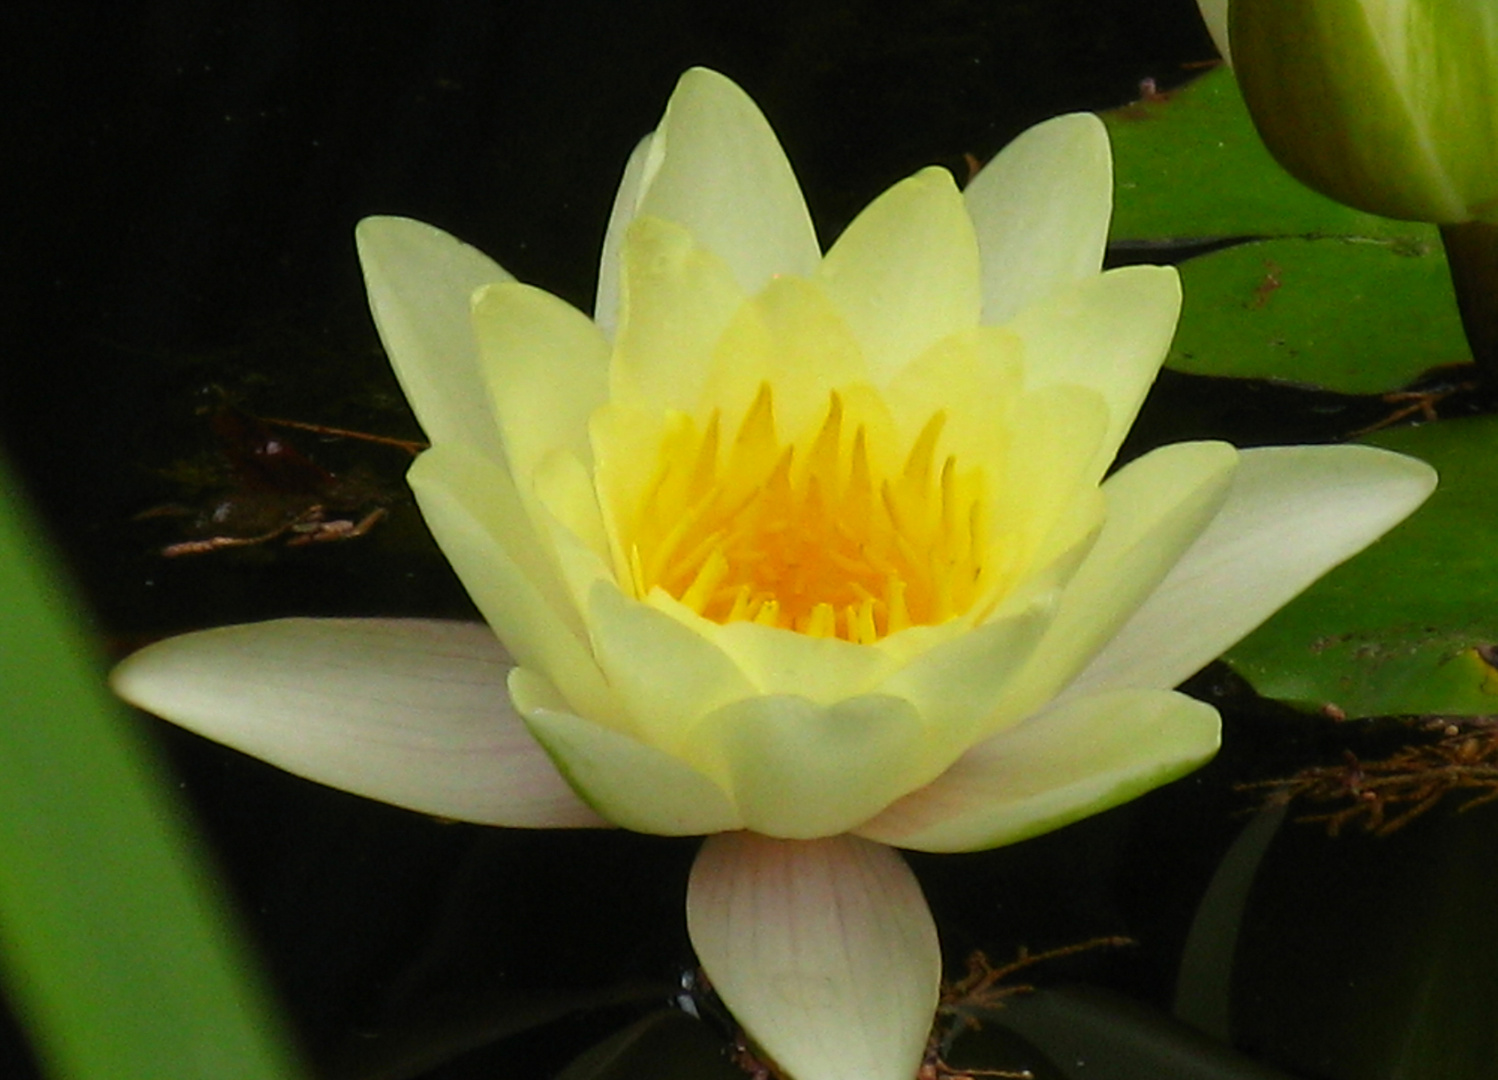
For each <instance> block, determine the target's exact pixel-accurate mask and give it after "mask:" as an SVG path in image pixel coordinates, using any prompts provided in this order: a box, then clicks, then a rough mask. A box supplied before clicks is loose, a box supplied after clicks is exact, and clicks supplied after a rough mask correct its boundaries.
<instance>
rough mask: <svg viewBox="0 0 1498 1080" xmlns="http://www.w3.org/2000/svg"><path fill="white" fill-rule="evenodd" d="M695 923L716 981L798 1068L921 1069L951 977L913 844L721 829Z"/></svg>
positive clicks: (896, 1076)
mask: <svg viewBox="0 0 1498 1080" xmlns="http://www.w3.org/2000/svg"><path fill="white" fill-rule="evenodd" d="M687 928H688V930H689V932H690V933H691V937H692V945H693V946H694V947H695V948H696V950H697V956H698V959H699V960H700V961H701V962H702V967H703V970H704V971H706V972H707V976H708V978H709V979H710V980H711V982H712V985H713V988H714V989H715V990H716V991H717V993H718V996H719V997H721V998H722V999H723V1002H724V1004H726V1005H727V1006H728V1008H729V1010H730V1011H731V1012H732V1013H733V1015H734V1018H735V1019H736V1020H738V1022H739V1023H740V1024H742V1025H743V1027H744V1030H745V1031H746V1032H747V1033H748V1035H749V1037H750V1038H751V1039H752V1040H753V1041H754V1042H755V1043H756V1044H757V1045H758V1046H759V1047H760V1048H761V1049H763V1050H764V1052H765V1053H766V1054H767V1055H768V1056H769V1057H770V1058H772V1059H773V1060H774V1062H775V1063H776V1065H777V1066H778V1067H779V1068H780V1070H781V1071H782V1072H783V1073H784V1074H785V1075H787V1076H792V1077H795V1078H796V1080H910V1078H911V1077H913V1076H915V1074H916V1071H917V1069H918V1067H919V1066H920V1064H921V1057H922V1055H923V1053H924V1052H925V1047H926V1038H927V1035H928V1034H929V1032H930V1029H931V1023H932V1019H933V1015H934V1011H935V1009H936V1003H937V994H938V989H939V984H940V980H941V953H940V948H939V945H938V942H937V937H936V925H935V923H934V921H933V920H932V918H931V912H930V909H929V908H927V906H926V900H925V898H924V897H923V896H922V895H921V889H920V885H919V884H917V883H916V880H915V877H914V875H912V874H911V872H910V869H909V868H908V867H907V866H906V865H905V861H904V860H903V859H902V858H900V856H899V855H898V854H897V853H896V852H893V851H891V850H889V849H888V848H886V847H882V846H880V845H878V844H872V843H869V842H868V841H865V840H860V839H858V838H856V837H852V836H837V837H831V838H829V839H825V840H813V841H796V840H772V839H769V838H767V837H763V836H756V835H754V834H753V833H729V834H726V835H723V836H714V837H710V838H709V839H708V840H707V842H706V843H705V844H704V845H703V847H702V851H701V852H700V853H699V854H698V856H697V862H696V864H695V865H694V866H693V867H692V876H691V881H690V884H689V885H688V887H687Z"/></svg>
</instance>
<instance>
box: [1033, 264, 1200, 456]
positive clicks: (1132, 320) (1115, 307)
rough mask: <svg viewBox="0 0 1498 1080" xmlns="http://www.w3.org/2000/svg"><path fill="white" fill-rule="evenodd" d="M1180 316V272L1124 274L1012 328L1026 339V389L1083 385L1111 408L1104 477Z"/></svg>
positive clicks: (1077, 290) (1127, 269) (1054, 300)
mask: <svg viewBox="0 0 1498 1080" xmlns="http://www.w3.org/2000/svg"><path fill="white" fill-rule="evenodd" d="M1180 311H1181V282H1180V278H1179V276H1178V275H1177V274H1176V271H1175V268H1174V267H1171V266H1124V267H1120V268H1119V269H1117V270H1109V271H1108V272H1107V273H1105V274H1098V275H1095V276H1093V277H1090V278H1087V279H1085V280H1083V281H1080V282H1078V283H1076V284H1074V285H1071V286H1067V287H1063V288H1061V289H1059V290H1057V291H1056V292H1053V293H1051V294H1050V295H1049V296H1048V297H1046V298H1045V299H1044V300H1042V301H1040V302H1039V303H1036V304H1032V305H1030V306H1029V307H1027V308H1025V310H1024V311H1022V312H1020V314H1019V316H1018V317H1017V318H1015V319H1014V321H1012V322H1010V323H1009V324H1008V327H1009V329H1011V330H1013V331H1014V332H1015V333H1017V334H1018V335H1019V336H1020V337H1021V338H1022V339H1024V343H1025V381H1026V383H1027V384H1028V385H1030V386H1032V387H1041V386H1049V385H1052V384H1055V383H1061V384H1067V383H1074V384H1081V385H1082V386H1086V387H1090V388H1091V389H1093V390H1096V391H1097V392H1098V393H1100V394H1102V395H1103V399H1104V400H1105V401H1106V402H1107V403H1108V435H1107V437H1106V438H1105V439H1104V440H1103V443H1102V445H1101V446H1100V447H1099V449H1098V455H1097V461H1096V462H1095V471H1096V473H1097V475H1098V476H1100V477H1101V475H1102V472H1103V470H1104V469H1106V468H1107V467H1108V465H1109V464H1111V463H1112V461H1113V458H1114V455H1115V454H1117V452H1118V447H1119V445H1120V444H1121V443H1122V442H1123V440H1124V436H1125V435H1127V434H1128V432H1129V428H1130V427H1131V426H1132V425H1133V423H1134V417H1135V416H1136V415H1137V414H1138V412H1139V406H1140V405H1141V404H1142V403H1143V402H1144V395H1145V394H1147V393H1148V392H1149V388H1150V386H1151V385H1152V384H1153V383H1154V381H1155V376H1156V375H1158V374H1159V372H1160V365H1161V364H1163V363H1164V362H1165V354H1166V352H1167V351H1168V350H1169V349H1170V339H1171V338H1172V337H1174V336H1175V329H1176V318H1177V316H1179V315H1180Z"/></svg>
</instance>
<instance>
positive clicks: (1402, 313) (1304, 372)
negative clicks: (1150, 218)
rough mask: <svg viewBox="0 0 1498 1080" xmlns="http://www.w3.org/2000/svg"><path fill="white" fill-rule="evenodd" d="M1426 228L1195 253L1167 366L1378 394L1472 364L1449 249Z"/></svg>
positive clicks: (1187, 266)
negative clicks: (1439, 369)
mask: <svg viewBox="0 0 1498 1080" xmlns="http://www.w3.org/2000/svg"><path fill="white" fill-rule="evenodd" d="M1422 228H1425V229H1428V234H1427V235H1426V236H1424V237H1423V238H1420V239H1411V238H1400V239H1396V240H1350V239H1347V238H1345V237H1334V238H1322V239H1304V238H1301V237H1287V238H1281V239H1273V240H1261V241H1257V242H1255V243H1249V244H1242V245H1239V246H1237V247H1232V248H1227V249H1226V250H1222V251H1216V252H1213V253H1211V254H1209V255H1201V256H1198V257H1197V258H1194V259H1189V260H1187V261H1186V262H1185V263H1182V264H1181V268H1180V269H1181V279H1182V287H1183V290H1184V292H1185V296H1186V303H1185V308H1184V310H1183V312H1182V315H1181V323H1180V327H1179V329H1178V330H1177V331H1176V338H1175V343H1174V344H1173V345H1172V347H1171V350H1170V357H1169V358H1168V359H1167V360H1166V363H1167V364H1169V365H1170V366H1171V367H1172V368H1174V369H1175V370H1176V371H1183V372H1186V373H1188V374H1191V375H1220V376H1230V377H1233V378H1242V379H1274V380H1278V381H1281V382H1292V383H1297V382H1298V383H1314V384H1316V385H1318V386H1321V387H1325V388H1327V389H1331V390H1336V391H1338V392H1339V393H1343V394H1376V393H1382V392H1385V391H1388V390H1392V389H1395V388H1397V387H1400V386H1406V385H1408V384H1409V383H1410V382H1412V381H1413V380H1414V379H1415V378H1416V377H1417V376H1419V375H1420V374H1421V373H1422V372H1424V371H1427V370H1428V369H1430V368H1432V367H1436V366H1439V365H1442V364H1459V363H1464V362H1466V361H1468V360H1469V359H1471V352H1470V350H1469V349H1468V348H1467V339H1466V336H1465V335H1464V334H1463V332H1462V322H1461V317H1460V315H1458V314H1457V310H1456V298H1455V296H1454V294H1453V293H1452V290H1451V278H1450V275H1449V273H1448V272H1447V269H1446V257H1445V255H1444V254H1443V253H1442V251H1441V244H1440V240H1439V239H1438V238H1437V236H1436V231H1435V229H1434V228H1430V227H1426V226H1422Z"/></svg>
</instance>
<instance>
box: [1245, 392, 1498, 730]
mask: <svg viewBox="0 0 1498 1080" xmlns="http://www.w3.org/2000/svg"><path fill="white" fill-rule="evenodd" d="M1366 441H1367V442H1369V443H1373V444H1376V445H1378V446H1384V447H1388V448H1389V449H1391V450H1399V451H1401V452H1403V453H1407V454H1412V455H1414V456H1415V457H1418V458H1423V459H1424V460H1426V461H1428V462H1430V463H1431V464H1432V465H1434V466H1435V468H1436V470H1437V472H1439V473H1440V476H1441V483H1440V486H1439V487H1438V488H1437V489H1436V491H1435V493H1434V494H1433V495H1432V496H1431V497H1430V499H1429V501H1427V502H1426V504H1425V505H1424V506H1422V507H1421V508H1420V509H1419V510H1418V511H1416V513H1415V514H1414V515H1413V516H1412V517H1411V518H1410V519H1409V520H1407V521H1405V522H1404V523H1403V524H1401V525H1400V526H1398V527H1397V528H1396V529H1394V530H1393V531H1392V532H1390V533H1389V534H1388V535H1387V536H1386V537H1384V538H1383V539H1382V540H1380V541H1379V542H1378V543H1377V544H1375V545H1374V546H1373V547H1371V548H1369V549H1368V550H1367V551H1365V552H1364V553H1363V554H1361V555H1359V556H1358V557H1357V558H1355V559H1353V560H1351V561H1350V562H1347V563H1345V564H1343V565H1342V566H1339V567H1337V568H1336V569H1335V570H1333V571H1332V572H1331V573H1329V574H1327V575H1326V576H1325V577H1323V578H1322V579H1321V580H1320V581H1318V582H1317V583H1316V584H1314V585H1312V586H1311V587H1310V588H1309V589H1307V590H1306V591H1305V592H1304V593H1302V594H1301V595H1300V596H1299V597H1297V598H1296V599H1295V600H1293V601H1292V602H1291V603H1289V604H1287V605H1286V606H1285V607H1283V608H1281V609H1280V610H1279V612H1277V613H1276V614H1275V615H1274V616H1273V617H1272V618H1270V619H1269V621H1268V622H1266V623H1265V624H1264V625H1263V626H1261V627H1260V628H1259V629H1258V630H1256V631H1254V632H1253V633H1252V634H1250V635H1249V636H1248V637H1247V638H1245V639H1244V640H1243V641H1241V642H1239V643H1238V644H1237V645H1236V646H1234V647H1233V648H1232V649H1231V650H1229V652H1228V653H1227V655H1226V656H1225V657H1224V659H1226V660H1227V662H1228V663H1229V664H1230V665H1231V666H1232V667H1233V669H1234V670H1236V671H1237V672H1238V673H1239V674H1241V675H1242V676H1243V677H1244V678H1246V679H1248V681H1249V682H1250V683H1252V684H1253V686H1254V689H1256V690H1257V691H1258V692H1259V693H1261V694H1263V695H1265V696H1266V697H1271V698H1278V699H1280V700H1282V701H1287V702H1291V703H1293V704H1298V705H1301V706H1304V707H1307V708H1322V707H1324V706H1327V705H1331V706H1335V707H1336V708H1337V709H1340V710H1342V712H1344V713H1346V714H1347V715H1348V716H1350V717H1362V716H1386V715H1404V714H1429V713H1436V714H1449V715H1462V716H1473V715H1485V714H1489V713H1495V712H1498V668H1495V667H1494V666H1493V664H1492V663H1490V662H1489V658H1492V659H1493V660H1498V652H1495V647H1498V577H1495V575H1494V574H1493V562H1492V553H1493V551H1494V550H1498V417H1476V418H1472V419H1464V420H1444V421H1441V422H1440V423H1436V424H1427V425H1425V426H1423V427H1417V428H1403V429H1400V430H1396V431H1388V432H1380V433H1379V434H1378V435H1376V436H1372V437H1369V438H1368V439H1367V440H1366Z"/></svg>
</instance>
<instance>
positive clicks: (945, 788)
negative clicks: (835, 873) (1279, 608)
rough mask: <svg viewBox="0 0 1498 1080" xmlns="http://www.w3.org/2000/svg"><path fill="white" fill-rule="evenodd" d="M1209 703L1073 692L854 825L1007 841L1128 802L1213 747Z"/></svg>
mask: <svg viewBox="0 0 1498 1080" xmlns="http://www.w3.org/2000/svg"><path fill="white" fill-rule="evenodd" d="M1218 728H1219V724H1218V719H1217V712H1216V710H1215V709H1213V708H1212V707H1211V706H1209V705H1203V704H1202V703H1201V702H1199V701H1194V700H1192V699H1191V698H1188V697H1186V696H1185V695H1184V694H1177V693H1174V692H1172V691H1169V690H1122V691H1115V692H1113V693H1110V694H1099V695H1096V696H1093V697H1085V698H1073V699H1072V700H1070V701H1067V702H1063V703H1061V704H1059V705H1057V706H1056V707H1054V708H1053V709H1050V710H1048V711H1046V712H1044V713H1041V714H1040V715H1038V716H1034V717H1032V718H1031V719H1029V720H1027V721H1025V723H1023V724H1021V725H1020V726H1019V727H1017V728H1011V729H1010V730H1008V731H1005V732H1002V733H1001V734H999V735H995V736H994V737H993V738H991V739H988V740H986V741H985V742H981V743H979V744H978V745H977V746H975V747H973V749H971V750H969V751H968V752H967V753H966V754H965V755H963V757H962V758H961V759H960V760H959V761H958V762H957V764H955V765H953V766H952V767H951V768H950V769H948V770H947V771H946V772H945V773H943V774H942V776H941V777H940V778H939V779H937V780H935V781H933V782H932V783H930V784H928V785H926V787H924V788H922V789H921V790H920V791H917V792H913V793H912V794H910V795H907V796H906V797H905V798H904V799H901V800H900V801H899V802H897V803H895V804H894V805H893V806H891V807H890V808H889V809H888V810H886V811H885V812H884V813H882V814H880V815H879V816H878V817H876V818H874V819H873V820H872V821H870V822H868V823H866V824H864V825H862V826H860V827H859V829H858V833H859V835H861V836H868V837H871V838H873V839H876V840H880V841H882V842H884V843H889V844H897V845H899V846H900V847H905V848H914V849H916V850H919V851H976V850H978V849H981V848H991V847H998V846H999V845H1001V844H1012V843H1015V842H1016V841H1019V840H1024V839H1027V838H1029V837H1031V836H1039V835H1040V834H1041V833H1046V832H1050V831H1051V830H1052V829H1058V828H1060V827H1061V826H1062V825H1068V824H1070V823H1071V822H1073V821H1077V820H1078V819H1080V818H1084V817H1087V816H1089V815H1091V814H1096V813H1098V812H1099V811H1101V810H1107V809H1108V808H1109V807H1113V806H1117V805H1118V804H1119V803H1123V802H1127V801H1128V800H1130V799H1132V798H1135V797H1136V796H1139V795H1142V794H1144V792H1146V791H1149V790H1151V789H1152V788H1156V787H1159V786H1160V785H1161V784H1163V783H1166V782H1167V781H1170V780H1174V779H1175V778H1176V777H1178V776H1181V775H1183V774H1185V773H1187V772H1190V771H1191V770H1192V769H1194V768H1196V767H1197V766H1198V765H1200V764H1202V762H1204V761H1206V760H1207V759H1208V758H1210V757H1211V756H1212V755H1213V754H1214V753H1216V751H1217V745H1218Z"/></svg>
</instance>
